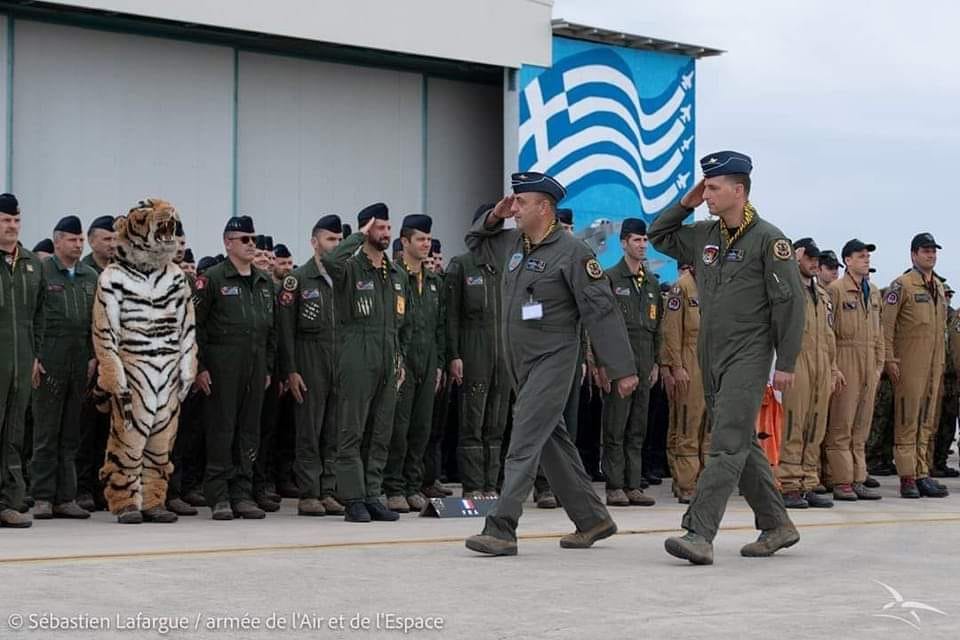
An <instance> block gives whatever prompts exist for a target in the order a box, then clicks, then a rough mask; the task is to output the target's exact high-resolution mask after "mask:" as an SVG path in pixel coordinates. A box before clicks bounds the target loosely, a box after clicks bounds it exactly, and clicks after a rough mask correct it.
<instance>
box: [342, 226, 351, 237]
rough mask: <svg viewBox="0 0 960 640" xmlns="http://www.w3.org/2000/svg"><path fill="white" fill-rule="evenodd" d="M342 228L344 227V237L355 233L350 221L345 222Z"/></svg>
mask: <svg viewBox="0 0 960 640" xmlns="http://www.w3.org/2000/svg"><path fill="white" fill-rule="evenodd" d="M341 228H342V229H343V237H344V238H346V237H347V236H349V235H350V234H352V233H353V227H351V226H350V223H349V222H344V223H343V225H342V226H341Z"/></svg>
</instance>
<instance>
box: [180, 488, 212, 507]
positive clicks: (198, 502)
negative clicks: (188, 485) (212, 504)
mask: <svg viewBox="0 0 960 640" xmlns="http://www.w3.org/2000/svg"><path fill="white" fill-rule="evenodd" d="M183 501H184V502H186V503H187V504H189V505H191V506H194V507H205V506H207V499H206V498H204V497H203V494H202V493H200V492H199V491H196V490H194V491H190V492H189V493H187V495H185V496H183Z"/></svg>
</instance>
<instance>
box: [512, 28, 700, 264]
mask: <svg viewBox="0 0 960 640" xmlns="http://www.w3.org/2000/svg"><path fill="white" fill-rule="evenodd" d="M553 58H554V64H553V66H552V67H550V68H548V69H544V68H542V67H531V66H525V67H523V68H522V69H521V70H520V88H521V91H520V123H519V125H520V128H519V132H520V138H519V149H520V158H519V168H520V170H521V171H541V172H544V173H549V174H550V175H552V176H554V177H555V178H557V180H559V181H560V182H561V183H562V184H564V185H565V186H566V187H567V193H568V195H567V197H566V199H565V200H564V201H563V204H562V206H564V207H569V208H571V209H573V211H574V216H575V219H574V230H575V232H576V234H577V235H578V236H580V237H582V238H584V240H586V241H587V242H588V243H590V245H591V246H593V247H594V249H595V250H596V252H597V255H598V257H599V259H600V263H601V264H602V265H603V266H604V267H610V266H613V265H614V264H616V263H617V261H619V260H620V257H621V255H622V253H621V251H620V241H619V234H620V224H621V222H622V221H623V219H624V218H630V217H639V218H643V219H644V220H646V221H647V224H649V223H650V222H651V221H652V220H653V219H654V218H656V217H657V214H659V213H660V212H661V211H663V210H664V209H665V208H667V207H668V206H670V205H671V204H673V203H674V202H676V201H677V200H678V199H679V198H680V197H681V196H682V195H683V194H684V193H686V191H687V190H688V189H690V188H691V187H692V186H693V176H694V131H695V127H694V122H695V121H694V89H693V88H694V73H695V71H694V61H693V59H692V58H689V57H686V56H678V55H671V54H663V53H656V52H651V51H638V50H636V49H627V48H623V47H615V46H610V45H603V44H598V43H593V42H585V41H580V40H571V39H568V38H554V40H553ZM648 255H649V259H650V262H651V266H652V267H653V269H654V270H655V271H657V272H658V273H659V274H660V276H661V278H662V279H663V280H665V281H672V280H674V279H675V278H676V265H675V264H674V263H673V261H672V260H670V259H668V258H666V257H664V256H662V255H660V254H658V253H656V252H654V251H653V249H652V248H651V249H650V251H649V253H648Z"/></svg>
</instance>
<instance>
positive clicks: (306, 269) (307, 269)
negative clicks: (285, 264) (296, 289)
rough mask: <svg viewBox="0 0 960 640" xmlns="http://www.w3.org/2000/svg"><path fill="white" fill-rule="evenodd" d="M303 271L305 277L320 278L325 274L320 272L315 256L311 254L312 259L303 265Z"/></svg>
mask: <svg viewBox="0 0 960 640" xmlns="http://www.w3.org/2000/svg"><path fill="white" fill-rule="evenodd" d="M301 273H303V277H304V278H320V277H322V276H323V274H322V273H320V267H319V266H318V265H317V259H316V257H315V256H310V259H309V260H307V261H306V263H305V264H304V265H303V271H302V272H301Z"/></svg>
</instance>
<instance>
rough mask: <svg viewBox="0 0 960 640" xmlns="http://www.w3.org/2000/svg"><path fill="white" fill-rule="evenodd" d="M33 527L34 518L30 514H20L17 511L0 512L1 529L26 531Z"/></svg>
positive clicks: (6, 510)
mask: <svg viewBox="0 0 960 640" xmlns="http://www.w3.org/2000/svg"><path fill="white" fill-rule="evenodd" d="M32 525H33V516H31V515H30V514H29V513H20V512H19V511H17V510H16V509H3V510H0V527H10V528H11V529H26V528H28V527H30V526H32Z"/></svg>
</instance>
